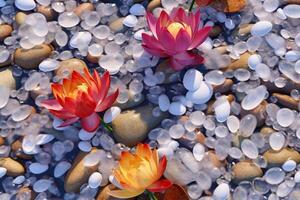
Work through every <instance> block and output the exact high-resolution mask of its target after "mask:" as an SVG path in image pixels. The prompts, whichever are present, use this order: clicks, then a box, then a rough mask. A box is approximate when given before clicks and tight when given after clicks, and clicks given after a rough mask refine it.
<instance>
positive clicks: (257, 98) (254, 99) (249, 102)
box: [241, 85, 267, 110]
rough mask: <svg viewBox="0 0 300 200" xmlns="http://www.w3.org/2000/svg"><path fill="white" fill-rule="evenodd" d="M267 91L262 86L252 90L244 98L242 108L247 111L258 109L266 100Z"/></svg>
mask: <svg viewBox="0 0 300 200" xmlns="http://www.w3.org/2000/svg"><path fill="white" fill-rule="evenodd" d="M266 92H267V89H266V87H265V86H263V85H261V86H258V87H257V88H254V89H252V90H250V91H249V92H248V93H247V95H246V96H245V97H244V99H243V101H242V103H241V106H242V108H243V109H245V110H252V109H254V108H256V107H257V106H258V105H259V104H260V103H261V102H262V101H263V100H264V98H265V96H266Z"/></svg>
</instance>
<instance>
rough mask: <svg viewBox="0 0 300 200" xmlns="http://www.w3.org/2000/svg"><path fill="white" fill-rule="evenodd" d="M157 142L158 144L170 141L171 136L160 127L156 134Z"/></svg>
mask: <svg viewBox="0 0 300 200" xmlns="http://www.w3.org/2000/svg"><path fill="white" fill-rule="evenodd" d="M157 142H158V143H159V144H160V145H164V144H169V143H170V142H171V137H170V135H169V132H168V131H166V130H164V129H162V130H161V131H160V133H159V135H158V136H157Z"/></svg>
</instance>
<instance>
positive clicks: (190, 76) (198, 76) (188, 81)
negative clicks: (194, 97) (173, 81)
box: [183, 69, 203, 91]
mask: <svg viewBox="0 0 300 200" xmlns="http://www.w3.org/2000/svg"><path fill="white" fill-rule="evenodd" d="M202 81H203V76H202V73H201V72H199V71H198V70H196V69H190V70H188V71H187V72H186V73H185V75H184V77H183V85H184V87H185V88H186V89H187V90H189V91H195V90H197V89H198V88H199V87H200V85H201V83H202Z"/></svg>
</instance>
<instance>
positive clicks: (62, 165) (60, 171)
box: [54, 161, 72, 178]
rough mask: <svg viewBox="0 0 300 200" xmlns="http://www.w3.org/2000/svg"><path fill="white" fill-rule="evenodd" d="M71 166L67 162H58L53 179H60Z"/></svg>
mask: <svg viewBox="0 0 300 200" xmlns="http://www.w3.org/2000/svg"><path fill="white" fill-rule="evenodd" d="M71 166H72V165H71V163H69V162H67V161H61V162H59V163H58V164H57V165H56V166H55V168H54V177H55V178H58V177H61V176H62V175H64V174H65V173H66V172H67V171H68V170H69V169H70V168H71Z"/></svg>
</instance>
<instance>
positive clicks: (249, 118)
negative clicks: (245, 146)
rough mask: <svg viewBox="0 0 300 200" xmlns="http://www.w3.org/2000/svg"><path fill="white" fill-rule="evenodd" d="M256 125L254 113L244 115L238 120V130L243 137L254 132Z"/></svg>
mask: <svg viewBox="0 0 300 200" xmlns="http://www.w3.org/2000/svg"><path fill="white" fill-rule="evenodd" d="M256 125H257V119H256V117H255V116H254V115H252V114H248V115H245V116H244V117H243V118H242V119H241V122H240V132H241V134H242V135H243V136H244V137H249V136H250V135H252V133H253V132H254V130H255V128H256Z"/></svg>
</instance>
